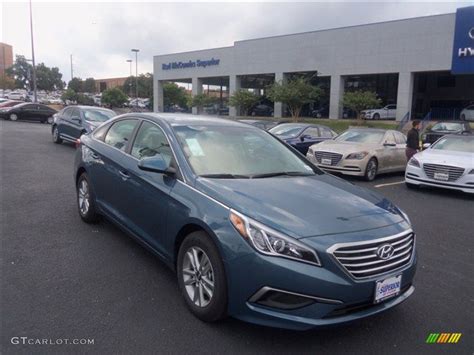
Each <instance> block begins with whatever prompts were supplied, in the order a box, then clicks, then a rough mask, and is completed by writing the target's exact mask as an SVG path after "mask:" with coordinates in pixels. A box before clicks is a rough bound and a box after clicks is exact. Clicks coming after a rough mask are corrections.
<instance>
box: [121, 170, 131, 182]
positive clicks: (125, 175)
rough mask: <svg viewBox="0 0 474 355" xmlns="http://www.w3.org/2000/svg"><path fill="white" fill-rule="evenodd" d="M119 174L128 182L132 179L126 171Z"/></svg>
mask: <svg viewBox="0 0 474 355" xmlns="http://www.w3.org/2000/svg"><path fill="white" fill-rule="evenodd" d="M119 174H120V176H121V177H122V179H123V180H128V179H129V178H130V174H129V173H128V172H126V171H124V170H120V171H119Z"/></svg>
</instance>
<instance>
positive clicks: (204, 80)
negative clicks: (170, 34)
mask: <svg viewBox="0 0 474 355" xmlns="http://www.w3.org/2000/svg"><path fill="white" fill-rule="evenodd" d="M294 76H305V77H307V78H308V80H310V81H311V82H312V83H314V84H315V85H319V86H320V87H321V88H322V89H323V92H324V93H323V95H322V98H321V99H320V102H319V103H318V104H319V105H323V106H324V105H326V106H327V112H328V116H329V117H330V118H342V117H343V115H344V112H345V111H344V108H343V105H342V99H343V96H344V93H345V92H348V91H354V90H370V91H375V92H376V93H377V95H378V96H379V98H380V99H381V101H382V104H383V105H387V104H396V105H397V108H396V118H397V120H401V119H402V118H404V117H411V118H415V117H416V118H423V117H426V116H427V115H428V114H432V115H433V118H445V119H448V118H449V119H452V118H458V117H459V112H460V111H461V110H462V109H463V108H464V107H466V106H468V105H469V104H471V103H474V6H472V7H466V8H461V9H458V10H457V13H452V14H443V15H436V16H427V17H419V18H410V19H405V20H396V21H389V22H382V23H375V24H367V25H359V26H351V27H344V28H336V29H328V30H319V31H314V32H305V33H298V34H289V35H283V36H275V37H268V38H259V39H251V40H244V41H237V42H235V43H234V45H233V46H231V47H224V48H213V49H205V50H199V51H192V52H184V53H174V54H164V55H157V56H155V57H154V108H155V111H164V110H166V107H164V97H163V84H164V83H166V82H176V83H187V84H188V85H189V84H191V85H192V93H193V95H197V94H200V93H205V92H206V88H207V90H209V88H210V87H211V88H213V89H214V90H215V88H216V87H218V88H220V90H222V91H224V92H225V93H226V95H223V96H224V97H228V95H232V93H234V92H235V91H236V90H239V89H241V88H242V89H249V90H253V91H254V92H255V93H257V94H261V95H264V94H265V88H267V87H268V86H269V85H271V84H272V83H273V82H274V81H285V80H288V79H289V78H292V77H294ZM273 112H274V116H275V117H282V116H284V115H285V107H284V105H283V104H282V103H279V102H275V103H274V110H273ZM193 113H195V114H197V113H198V111H197V108H193ZM229 114H230V115H231V116H236V115H238V114H239V109H238V108H234V107H230V109H229ZM408 115H409V116H408ZM434 116H439V117H434Z"/></svg>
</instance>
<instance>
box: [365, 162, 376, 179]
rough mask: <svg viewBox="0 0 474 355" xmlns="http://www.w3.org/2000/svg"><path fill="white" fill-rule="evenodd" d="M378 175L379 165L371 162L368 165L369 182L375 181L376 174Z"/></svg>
mask: <svg viewBox="0 0 474 355" xmlns="http://www.w3.org/2000/svg"><path fill="white" fill-rule="evenodd" d="M376 173H377V163H376V162H375V161H374V160H370V161H369V163H368V164H367V177H368V178H369V180H373V179H374V178H375V174H376Z"/></svg>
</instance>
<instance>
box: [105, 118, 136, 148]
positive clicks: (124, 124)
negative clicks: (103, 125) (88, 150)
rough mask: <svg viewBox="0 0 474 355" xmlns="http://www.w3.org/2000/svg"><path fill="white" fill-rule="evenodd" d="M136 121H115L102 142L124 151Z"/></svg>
mask: <svg viewBox="0 0 474 355" xmlns="http://www.w3.org/2000/svg"><path fill="white" fill-rule="evenodd" d="M137 122H138V121H137V120H136V119H130V120H121V121H118V122H115V123H114V124H113V125H112V126H111V127H110V129H109V130H108V132H107V134H106V135H105V139H104V142H105V143H106V144H108V145H110V146H112V147H114V148H117V149H119V150H122V151H125V150H126V149H127V145H128V142H130V139H131V138H132V134H133V130H134V129H135V127H136V125H137Z"/></svg>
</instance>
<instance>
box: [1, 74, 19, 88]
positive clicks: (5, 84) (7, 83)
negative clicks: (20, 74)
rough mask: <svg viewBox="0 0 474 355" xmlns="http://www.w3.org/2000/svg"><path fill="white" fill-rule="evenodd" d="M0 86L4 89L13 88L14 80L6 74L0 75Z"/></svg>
mask: <svg viewBox="0 0 474 355" xmlns="http://www.w3.org/2000/svg"><path fill="white" fill-rule="evenodd" d="M0 88H2V89H4V90H6V89H10V90H12V89H14V88H15V80H14V79H12V78H11V77H9V76H8V75H2V76H1V77H0Z"/></svg>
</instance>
